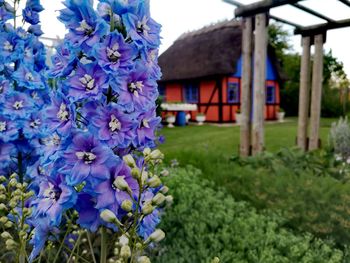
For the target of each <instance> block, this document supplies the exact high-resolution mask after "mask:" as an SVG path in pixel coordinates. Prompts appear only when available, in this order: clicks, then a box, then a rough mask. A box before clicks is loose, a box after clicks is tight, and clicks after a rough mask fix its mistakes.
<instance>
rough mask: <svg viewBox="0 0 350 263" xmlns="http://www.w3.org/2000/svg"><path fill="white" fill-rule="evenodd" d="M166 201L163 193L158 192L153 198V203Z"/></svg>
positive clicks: (159, 203) (158, 203) (157, 203)
mask: <svg viewBox="0 0 350 263" xmlns="http://www.w3.org/2000/svg"><path fill="white" fill-rule="evenodd" d="M164 201H165V196H164V195H163V194H162V193H157V194H156V195H155V196H154V197H153V199H152V203H153V204H155V205H161V204H162V203H163V202H164Z"/></svg>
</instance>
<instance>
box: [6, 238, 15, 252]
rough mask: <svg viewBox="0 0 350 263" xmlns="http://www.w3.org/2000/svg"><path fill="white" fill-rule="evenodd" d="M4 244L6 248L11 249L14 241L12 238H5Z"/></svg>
mask: <svg viewBox="0 0 350 263" xmlns="http://www.w3.org/2000/svg"><path fill="white" fill-rule="evenodd" d="M5 244H6V248H7V249H8V250H10V249H13V248H14V247H15V246H16V242H15V241H14V240H13V239H7V240H6V242H5Z"/></svg>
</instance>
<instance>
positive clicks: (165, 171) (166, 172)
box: [160, 169, 169, 177]
mask: <svg viewBox="0 0 350 263" xmlns="http://www.w3.org/2000/svg"><path fill="white" fill-rule="evenodd" d="M160 175H161V176H164V177H165V176H168V175H169V171H168V170H167V169H163V170H162V171H161V172H160Z"/></svg>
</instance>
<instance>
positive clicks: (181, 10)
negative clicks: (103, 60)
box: [41, 0, 350, 76]
mask: <svg viewBox="0 0 350 263" xmlns="http://www.w3.org/2000/svg"><path fill="white" fill-rule="evenodd" d="M240 2H241V3H243V4H249V3H252V2H256V0H240ZM42 3H43V5H44V7H45V9H46V10H45V11H43V12H42V16H41V18H42V21H44V22H43V31H44V32H45V36H47V37H56V36H59V37H60V38H62V37H63V36H64V34H65V29H64V27H63V26H62V24H61V23H60V22H58V21H57V20H56V16H57V14H58V12H57V10H59V9H61V8H62V4H61V1H60V0H42ZM301 3H302V4H304V5H305V6H307V7H310V8H312V9H314V10H315V11H318V12H321V13H323V14H324V15H327V16H329V17H330V18H333V19H335V20H338V19H345V18H350V8H347V7H346V6H345V5H343V4H341V3H340V2H339V1H337V0H305V1H302V2H301ZM151 13H152V17H153V18H154V19H155V20H156V21H157V22H158V23H160V24H162V26H163V27H162V34H161V35H162V38H163V39H162V46H161V48H160V50H161V52H163V51H164V50H165V49H167V48H168V47H169V46H170V45H171V44H172V43H173V42H174V41H175V40H176V39H177V38H178V37H179V36H180V35H181V34H182V33H184V32H188V31H191V30H196V29H199V28H202V27H203V26H205V25H209V24H211V23H215V22H218V21H222V20H225V19H232V18H233V17H234V15H233V13H234V7H233V6H231V5H228V4H226V3H224V2H222V1H221V0H151ZM271 13H272V14H273V15H275V16H279V17H282V18H284V19H286V20H290V21H293V22H295V23H298V24H300V25H305V26H306V25H312V24H319V23H324V22H325V21H324V20H322V19H319V18H316V17H313V16H311V15H308V14H305V13H304V12H303V11H300V10H298V9H296V8H294V7H291V6H284V7H279V8H275V9H273V10H272V11H271ZM285 28H286V29H287V30H290V32H293V28H291V27H288V26H286V27H285ZM291 43H292V44H293V48H294V50H296V51H300V36H295V37H292V39H291ZM349 47H350V27H349V28H345V29H338V30H332V31H329V32H328V35H327V43H326V45H325V49H326V50H327V51H328V50H329V49H332V50H333V55H334V56H335V57H337V58H339V60H340V61H342V62H343V63H344V66H345V69H346V72H347V74H348V75H349V76H350V52H349Z"/></svg>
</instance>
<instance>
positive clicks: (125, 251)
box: [120, 245, 131, 258]
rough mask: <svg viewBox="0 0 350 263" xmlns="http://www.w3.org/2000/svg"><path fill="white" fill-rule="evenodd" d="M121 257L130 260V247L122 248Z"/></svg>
mask: <svg viewBox="0 0 350 263" xmlns="http://www.w3.org/2000/svg"><path fill="white" fill-rule="evenodd" d="M120 256H121V257H122V258H129V257H131V249H130V247H129V246H128V245H124V246H122V247H121V248H120Z"/></svg>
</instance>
